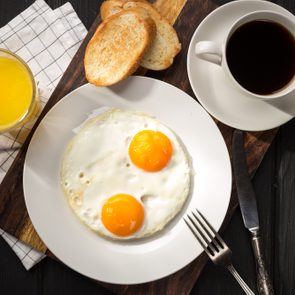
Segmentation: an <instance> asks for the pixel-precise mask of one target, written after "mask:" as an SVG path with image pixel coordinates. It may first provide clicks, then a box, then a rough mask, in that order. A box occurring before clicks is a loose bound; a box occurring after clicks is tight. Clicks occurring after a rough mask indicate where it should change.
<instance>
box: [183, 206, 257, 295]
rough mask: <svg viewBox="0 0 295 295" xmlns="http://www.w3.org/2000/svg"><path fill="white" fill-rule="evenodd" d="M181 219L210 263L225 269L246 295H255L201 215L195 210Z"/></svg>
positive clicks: (229, 253)
mask: <svg viewBox="0 0 295 295" xmlns="http://www.w3.org/2000/svg"><path fill="white" fill-rule="evenodd" d="M183 219H184V221H185V223H186V224H187V226H188V227H189V229H190V230H191V232H192V233H193V234H194V236H195V237H196V239H197V240H198V241H199V243H200V244H201V246H202V247H203V249H204V250H205V252H206V253H207V255H208V256H209V258H210V259H211V260H212V262H213V263H214V264H216V265H221V266H224V267H226V268H227V269H228V270H229V272H230V273H231V274H232V275H233V276H234V277H235V279H236V280H237V282H238V283H239V284H240V286H241V287H242V289H243V290H244V292H245V293H246V294H249V295H255V294H254V292H253V291H252V290H251V289H250V288H249V287H248V285H247V284H246V283H245V282H244V280H243V279H242V278H241V277H240V275H239V274H238V272H237V271H236V269H235V268H234V266H233V264H232V261H231V256H232V251H231V250H230V249H229V248H228V246H227V245H226V243H225V242H224V241H223V239H222V238H221V237H220V235H219V234H218V233H217V232H216V231H215V230H214V228H213V227H212V226H211V224H210V223H209V222H208V221H207V220H206V219H205V217H204V216H203V215H202V213H201V212H199V211H198V210H195V212H193V211H192V212H191V214H187V217H184V218H183Z"/></svg>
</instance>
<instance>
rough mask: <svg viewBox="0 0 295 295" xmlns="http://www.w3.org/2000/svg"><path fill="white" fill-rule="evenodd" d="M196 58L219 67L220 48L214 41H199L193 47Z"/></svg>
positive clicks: (220, 58)
mask: <svg viewBox="0 0 295 295" xmlns="http://www.w3.org/2000/svg"><path fill="white" fill-rule="evenodd" d="M195 54H196V56H197V57H199V58H201V59H203V60H206V61H209V62H212V63H215V64H217V65H219V66H220V65H221V60H222V51H221V46H220V45H219V44H218V43H216V42H214V41H200V42H198V43H197V44H196V46H195Z"/></svg>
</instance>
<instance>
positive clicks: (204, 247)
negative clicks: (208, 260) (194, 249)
mask: <svg viewBox="0 0 295 295" xmlns="http://www.w3.org/2000/svg"><path fill="white" fill-rule="evenodd" d="M188 218H189V216H188ZM183 220H184V222H185V223H186V225H187V226H188V228H189V229H190V231H191V232H192V233H193V235H194V236H195V238H196V239H197V240H198V242H199V243H200V244H201V246H202V248H203V249H204V251H205V252H206V254H207V255H208V256H209V257H212V253H211V252H210V251H209V250H208V249H207V246H206V245H205V244H204V243H203V241H202V240H201V239H200V238H199V236H198V234H197V232H196V231H197V230H196V228H195V227H193V226H192V225H191V224H190V223H189V222H188V221H187V220H186V219H185V218H183Z"/></svg>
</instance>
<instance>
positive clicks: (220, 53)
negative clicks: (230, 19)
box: [195, 10, 295, 100]
mask: <svg viewBox="0 0 295 295" xmlns="http://www.w3.org/2000/svg"><path fill="white" fill-rule="evenodd" d="M254 20H267V21H273V22H276V23H278V24H280V25H281V26H283V27H284V28H285V29H287V30H288V31H289V32H290V33H291V34H292V35H293V38H294V40H295V37H294V33H295V17H294V18H291V17H287V16H284V15H283V14H280V13H278V12H274V11H268V10H261V11H256V12H252V13H248V14H246V15H244V16H242V17H241V18H239V19H238V20H237V21H236V22H234V23H233V25H232V26H231V27H230V29H229V30H228V32H227V33H226V35H225V38H224V40H223V42H222V43H221V44H220V43H218V42H215V41H213V40H204V41H199V42H198V43H196V45H195V54H196V56H197V57H198V58H201V59H203V60H205V61H208V62H211V63H215V64H217V65H218V66H220V67H221V68H222V70H224V71H225V72H226V74H227V75H228V76H229V78H230V80H231V81H232V83H233V85H234V86H235V87H237V88H239V90H240V91H242V92H244V93H246V94H247V96H249V97H252V98H256V99H264V100H269V99H279V98H281V97H283V96H285V95H288V94H290V93H291V92H293V91H294V90H295V77H294V75H293V79H291V81H289V82H288V83H286V85H285V86H284V87H282V88H280V89H278V90H277V91H275V92H273V93H270V94H257V93H254V92H251V91H249V90H247V89H246V88H244V87H243V86H242V85H241V84H240V83H239V82H238V81H237V80H236V79H235V78H234V76H233V74H232V73H231V70H230V68H229V65H228V61H227V57H226V50H227V44H228V41H229V39H230V38H231V36H232V34H233V33H234V32H235V31H236V30H237V29H238V28H239V27H241V26H242V25H244V24H246V23H248V22H251V21H254ZM220 25H222V24H220ZM294 42H295V41H294ZM270 62H271V61H270ZM294 71H295V70H294Z"/></svg>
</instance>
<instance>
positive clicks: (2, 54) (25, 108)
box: [0, 49, 36, 132]
mask: <svg viewBox="0 0 295 295" xmlns="http://www.w3.org/2000/svg"><path fill="white" fill-rule="evenodd" d="M35 103H36V102H35V82H34V79H33V76H32V73H31V71H30V69H29V68H28V67H27V66H26V65H25V63H24V62H23V61H22V60H21V59H20V58H18V57H17V56H16V55H14V54H11V53H10V52H8V51H6V50H2V49H0V132H4V131H8V130H10V129H12V128H14V127H18V126H21V125H22V124H23V123H24V122H25V121H27V120H28V117H29V116H30V115H31V113H32V112H33V109H35Z"/></svg>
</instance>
